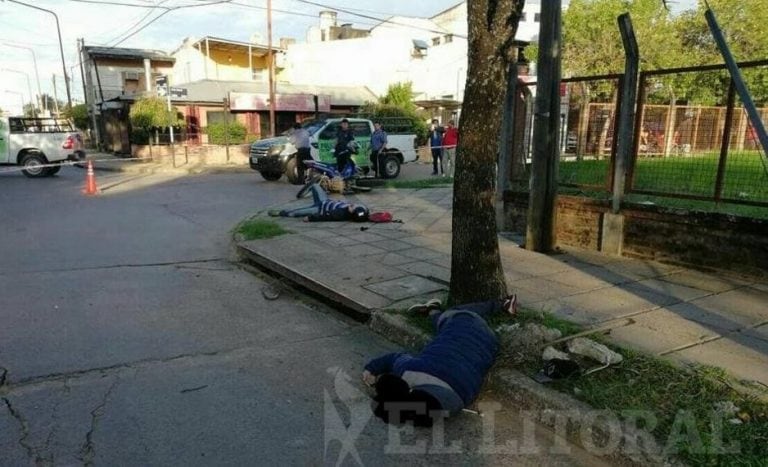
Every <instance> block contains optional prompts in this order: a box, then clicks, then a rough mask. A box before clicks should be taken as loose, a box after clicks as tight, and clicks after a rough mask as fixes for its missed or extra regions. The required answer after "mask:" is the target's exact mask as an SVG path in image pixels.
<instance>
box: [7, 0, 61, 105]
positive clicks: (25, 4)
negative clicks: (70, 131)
mask: <svg viewBox="0 0 768 467" xmlns="http://www.w3.org/2000/svg"><path fill="white" fill-rule="evenodd" d="M3 1H5V0H3ZM8 1H9V2H11V3H16V4H18V5H24V6H27V7H29V8H34V9H35V10H40V11H44V12H46V13H50V14H52V15H53V17H54V18H56V32H58V34H59V52H60V53H61V71H62V72H63V73H64V86H65V87H66V88H67V103H68V104H69V108H70V109H71V108H72V95H71V94H70V93H69V79H68V78H67V63H66V62H65V61H64V44H63V43H62V41H61V28H60V27H59V17H58V16H57V15H56V13H55V12H53V11H51V10H47V9H45V8H40V7H39V6H35V5H30V4H29V3H24V2H20V1H19V0H8Z"/></svg>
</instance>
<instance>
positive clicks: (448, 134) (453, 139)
mask: <svg viewBox="0 0 768 467" xmlns="http://www.w3.org/2000/svg"><path fill="white" fill-rule="evenodd" d="M458 144H459V130H458V128H456V127H455V126H454V121H453V120H449V121H448V128H446V129H445V134H444V135H443V147H444V149H445V152H444V153H443V154H444V156H445V172H446V175H448V176H449V177H451V178H453V172H454V169H455V168H456V146H457V145H458Z"/></svg>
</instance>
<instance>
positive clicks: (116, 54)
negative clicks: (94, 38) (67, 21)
mask: <svg viewBox="0 0 768 467" xmlns="http://www.w3.org/2000/svg"><path fill="white" fill-rule="evenodd" d="M83 50H85V53H87V54H88V55H89V56H91V57H93V58H117V59H134V60H143V59H145V58H148V59H150V60H158V61H166V62H175V61H176V59H175V58H173V57H171V56H170V55H168V54H167V53H165V52H164V51H162V50H153V49H129V48H120V47H99V46H93V45H86V46H85V47H83Z"/></svg>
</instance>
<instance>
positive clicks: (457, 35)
mask: <svg viewBox="0 0 768 467" xmlns="http://www.w3.org/2000/svg"><path fill="white" fill-rule="evenodd" d="M294 1H296V2H299V3H304V4H307V5H313V6H316V7H320V8H325V9H327V10H333V11H338V12H340V13H346V14H348V15H352V16H357V17H360V18H366V19H371V20H374V21H378V22H380V23H389V24H393V25H396V26H404V27H408V28H411V29H419V30H422V31H427V32H432V33H437V34H445V33H448V32H450V31H446V30H442V31H441V30H437V29H429V28H423V27H420V26H414V25H411V24H406V23H399V22H397V21H392V20H391V19H387V18H379V17H376V16H371V15H365V14H362V13H355V12H354V11H350V10H347V9H344V8H339V7H334V6H331V5H326V4H323V3H317V2H313V1H310V0H294ZM453 36H454V37H459V38H462V39H467V36H464V35H461V34H453Z"/></svg>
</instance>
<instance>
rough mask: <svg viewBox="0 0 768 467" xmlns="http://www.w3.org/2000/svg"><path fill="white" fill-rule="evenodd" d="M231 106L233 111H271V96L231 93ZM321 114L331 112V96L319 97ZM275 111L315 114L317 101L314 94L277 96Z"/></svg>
mask: <svg viewBox="0 0 768 467" xmlns="http://www.w3.org/2000/svg"><path fill="white" fill-rule="evenodd" d="M229 106H230V109H231V110H232V111H266V110H269V94H259V93H251V92H230V93H229ZM317 106H318V111H320V112H330V111H331V96H328V95H318V96H317ZM275 110H276V111H278V112H314V111H315V100H314V96H313V95H312V94H276V95H275Z"/></svg>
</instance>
